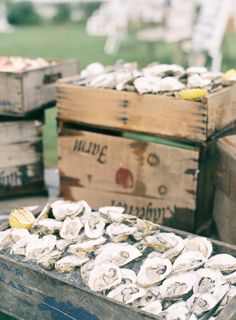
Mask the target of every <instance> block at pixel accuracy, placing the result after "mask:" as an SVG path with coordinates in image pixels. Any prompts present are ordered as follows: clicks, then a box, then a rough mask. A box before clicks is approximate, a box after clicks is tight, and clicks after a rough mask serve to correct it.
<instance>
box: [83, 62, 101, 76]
mask: <svg viewBox="0 0 236 320" xmlns="http://www.w3.org/2000/svg"><path fill="white" fill-rule="evenodd" d="M104 71H105V67H104V65H103V64H101V63H99V62H93V63H90V64H89V65H87V67H86V68H85V69H83V70H82V71H81V73H80V77H81V78H87V77H91V76H93V75H96V74H99V73H102V72H104Z"/></svg>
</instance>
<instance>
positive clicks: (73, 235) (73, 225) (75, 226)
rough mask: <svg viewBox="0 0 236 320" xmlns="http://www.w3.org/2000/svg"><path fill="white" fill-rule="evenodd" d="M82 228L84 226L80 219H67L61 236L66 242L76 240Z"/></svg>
mask: <svg viewBox="0 0 236 320" xmlns="http://www.w3.org/2000/svg"><path fill="white" fill-rule="evenodd" d="M82 228H83V225H82V223H81V221H80V218H78V217H76V218H74V219H72V218H70V217H67V218H66V219H65V221H64V222H63V225H62V228H61V230H60V236H61V238H63V239H65V240H69V241H71V240H76V239H77V238H78V236H79V233H80V230H81V229H82Z"/></svg>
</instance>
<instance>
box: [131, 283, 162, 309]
mask: <svg viewBox="0 0 236 320" xmlns="http://www.w3.org/2000/svg"><path fill="white" fill-rule="evenodd" d="M158 297H159V289H158V286H153V287H149V288H146V293H145V295H144V296H143V297H141V298H139V299H137V300H135V301H134V302H133V306H134V307H136V308H143V307H145V306H147V305H148V304H150V303H151V302H153V301H156V300H157V299H158Z"/></svg>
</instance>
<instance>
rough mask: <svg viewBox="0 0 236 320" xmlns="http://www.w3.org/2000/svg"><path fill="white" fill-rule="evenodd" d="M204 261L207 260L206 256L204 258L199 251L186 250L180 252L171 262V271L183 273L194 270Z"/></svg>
mask: <svg viewBox="0 0 236 320" xmlns="http://www.w3.org/2000/svg"><path fill="white" fill-rule="evenodd" d="M206 261H207V258H205V257H204V256H203V255H202V254H201V252H198V251H187V252H185V253H182V254H181V255H180V256H178V258H177V259H176V260H175V262H174V264H173V272H174V273H183V272H187V271H190V270H195V269H198V268H200V267H201V266H202V265H203V264H204V263H205V262H206Z"/></svg>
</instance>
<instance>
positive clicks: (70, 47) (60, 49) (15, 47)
mask: <svg viewBox="0 0 236 320" xmlns="http://www.w3.org/2000/svg"><path fill="white" fill-rule="evenodd" d="M0 43H1V45H0V55H22V56H30V57H38V56H42V57H48V58H62V59H63V58H75V59H78V60H79V61H80V66H81V68H83V67H84V66H86V65H87V64H88V63H90V62H93V61H100V62H103V63H105V64H108V63H114V62H115V61H116V60H117V59H124V60H126V61H137V62H138V63H139V65H140V66H144V65H145V64H147V63H149V62H150V61H149V57H150V56H149V54H148V47H147V46H146V45H144V44H142V43H139V42H137V41H136V39H135V36H134V35H133V34H131V35H127V38H126V39H125V41H124V43H123V44H122V46H121V48H120V51H119V54H117V55H115V56H108V55H106V54H105V53H104V51H103V48H104V44H105V38H103V37H91V36H88V35H87V34H86V32H85V26H84V25H83V24H68V25H42V26H41V25H40V26H34V27H17V28H15V32H13V33H12V34H1V33H0ZM175 52H176V46H175V45H165V44H163V43H160V44H157V45H156V51H155V58H156V60H158V61H160V62H163V63H171V62H172V61H173V57H174V54H175ZM223 52H224V54H225V57H224V60H223V70H226V69H228V68H231V67H236V65H235V60H234V56H235V53H236V36H235V35H228V36H227V37H226V39H225V41H224V45H223ZM55 119H56V110H55V108H52V109H49V110H47V112H46V125H45V126H44V147H45V153H44V157H45V164H46V166H56V163H57V151H56V149H57V147H56V120H55Z"/></svg>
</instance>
